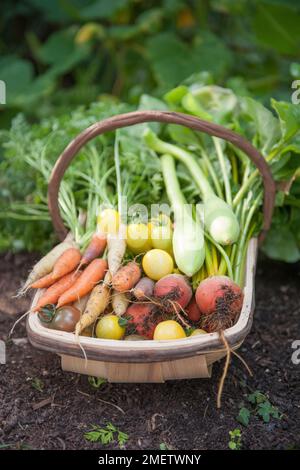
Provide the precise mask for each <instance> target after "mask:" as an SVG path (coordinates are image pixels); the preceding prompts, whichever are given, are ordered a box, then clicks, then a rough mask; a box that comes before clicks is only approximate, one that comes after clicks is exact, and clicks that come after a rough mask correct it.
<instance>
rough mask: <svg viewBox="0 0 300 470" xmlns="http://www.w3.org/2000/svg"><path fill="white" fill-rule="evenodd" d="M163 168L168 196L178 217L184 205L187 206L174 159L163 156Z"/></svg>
mask: <svg viewBox="0 0 300 470" xmlns="http://www.w3.org/2000/svg"><path fill="white" fill-rule="evenodd" d="M161 166H162V171H163V175H164V179H165V182H166V181H167V184H165V187H166V191H167V196H168V199H169V201H170V203H171V206H172V209H173V211H174V214H175V217H176V213H177V212H178V211H180V210H181V207H182V205H183V204H186V200H185V198H184V196H183V194H182V192H181V188H180V185H179V181H178V178H177V175H176V169H175V163H174V159H173V158H172V157H170V156H169V155H163V156H162V157H161Z"/></svg>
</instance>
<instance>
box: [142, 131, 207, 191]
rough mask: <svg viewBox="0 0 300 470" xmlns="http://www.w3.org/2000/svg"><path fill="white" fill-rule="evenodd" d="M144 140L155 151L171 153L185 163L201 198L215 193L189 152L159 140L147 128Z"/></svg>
mask: <svg viewBox="0 0 300 470" xmlns="http://www.w3.org/2000/svg"><path fill="white" fill-rule="evenodd" d="M145 140H146V142H147V143H148V145H149V146H150V147H151V148H152V149H153V150H155V151H156V152H159V153H166V154H170V155H173V156H174V157H175V158H177V159H178V160H180V161H181V162H182V163H184V164H185V165H186V167H187V168H188V170H189V171H190V173H191V175H193V177H194V180H195V183H196V184H197V186H198V187H199V189H200V191H201V193H202V197H203V200H205V199H207V198H209V197H210V196H214V195H215V193H214V191H213V189H212V187H211V186H210V184H209V182H208V181H207V179H206V178H205V175H204V174H203V171H202V170H201V168H200V166H199V165H198V163H197V162H196V160H195V159H194V156H193V155H192V154H191V153H190V152H187V151H186V150H183V149H181V148H180V147H177V145H173V144H169V143H168V142H164V141H163V140H160V139H159V138H158V137H157V136H156V135H155V134H154V133H153V132H152V131H149V130H148V131H147V133H146V134H145Z"/></svg>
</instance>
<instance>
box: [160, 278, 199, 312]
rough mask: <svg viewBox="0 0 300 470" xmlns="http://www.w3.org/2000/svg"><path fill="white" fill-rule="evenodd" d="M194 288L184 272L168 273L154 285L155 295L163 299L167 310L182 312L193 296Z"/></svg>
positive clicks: (163, 306) (163, 304) (163, 305)
mask: <svg viewBox="0 0 300 470" xmlns="http://www.w3.org/2000/svg"><path fill="white" fill-rule="evenodd" d="M192 294H193V292H192V288H191V286H190V285H189V283H188V281H187V278H186V277H185V276H183V275H182V274H168V275H167V276H164V277H163V278H161V279H160V280H159V281H157V283H156V284H155V286H154V296H155V297H157V298H159V299H161V300H162V308H163V309H164V310H165V311H167V312H180V310H181V309H184V308H185V307H186V306H187V304H188V303H189V301H190V300H191V298H192Z"/></svg>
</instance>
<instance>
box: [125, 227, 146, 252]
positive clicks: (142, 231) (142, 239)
mask: <svg viewBox="0 0 300 470" xmlns="http://www.w3.org/2000/svg"><path fill="white" fill-rule="evenodd" d="M126 242H127V246H128V248H129V249H130V250H131V251H132V252H133V253H134V254H139V253H145V252H146V251H148V250H150V249H151V248H152V244H151V240H150V227H149V224H143V223H138V224H129V225H128V227H127V238H126Z"/></svg>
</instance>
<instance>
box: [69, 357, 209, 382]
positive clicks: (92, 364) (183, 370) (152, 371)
mask: <svg viewBox="0 0 300 470" xmlns="http://www.w3.org/2000/svg"><path fill="white" fill-rule="evenodd" d="M61 367H62V369H63V370H65V371H69V372H75V373H78V374H83V375H91V376H93V377H102V378H104V379H107V381H108V382H111V383H113V382H115V383H163V382H165V381H166V380H180V379H196V378H209V377H211V371H212V367H211V364H210V365H208V364H207V360H206V356H205V355H201V356H193V357H190V358H185V359H179V360H175V361H165V362H149V363H128V362H127V363H119V362H117V363H116V362H102V361H93V360H88V361H85V360H84V359H82V358H79V357H74V356H67V355H64V354H63V355H62V356H61Z"/></svg>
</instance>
